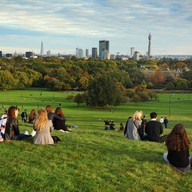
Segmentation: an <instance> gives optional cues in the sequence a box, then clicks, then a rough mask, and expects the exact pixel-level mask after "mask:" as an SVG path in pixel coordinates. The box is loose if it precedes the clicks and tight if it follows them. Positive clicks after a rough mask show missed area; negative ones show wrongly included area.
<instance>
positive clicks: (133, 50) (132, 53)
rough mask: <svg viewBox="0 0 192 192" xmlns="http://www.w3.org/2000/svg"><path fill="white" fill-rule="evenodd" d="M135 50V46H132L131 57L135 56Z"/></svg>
mask: <svg viewBox="0 0 192 192" xmlns="http://www.w3.org/2000/svg"><path fill="white" fill-rule="evenodd" d="M134 52H135V48H134V47H131V50H130V57H133V55H134Z"/></svg>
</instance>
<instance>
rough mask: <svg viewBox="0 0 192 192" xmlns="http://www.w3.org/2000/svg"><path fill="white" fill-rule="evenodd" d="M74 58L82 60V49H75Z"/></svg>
mask: <svg viewBox="0 0 192 192" xmlns="http://www.w3.org/2000/svg"><path fill="white" fill-rule="evenodd" d="M76 57H77V58H84V51H83V49H79V48H77V49H76Z"/></svg>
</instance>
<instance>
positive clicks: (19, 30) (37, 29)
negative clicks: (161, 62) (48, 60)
mask: <svg viewBox="0 0 192 192" xmlns="http://www.w3.org/2000/svg"><path fill="white" fill-rule="evenodd" d="M0 5H1V6H0V36H1V38H0V50H1V51H3V53H7V52H9V53H14V52H15V51H16V52H17V53H25V52H26V51H34V52H35V53H37V54H38V53H40V45H41V41H43V43H44V50H45V51H48V50H50V51H51V53H61V54H73V53H75V49H76V48H82V49H89V53H91V48H92V47H98V46H99V40H109V41H110V53H111V54H116V53H117V52H120V54H130V48H131V47H135V50H137V51H141V53H142V54H145V53H146V51H147V47H148V34H149V33H151V35H152V51H151V52H152V55H161V54H162V55H164V54H190V55H192V34H191V32H192V0H182V1H181V0H130V1H129V0H47V1H45V0H17V1H15V0H1V2H0Z"/></svg>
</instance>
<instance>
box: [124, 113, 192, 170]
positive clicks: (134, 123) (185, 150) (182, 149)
mask: <svg viewBox="0 0 192 192" xmlns="http://www.w3.org/2000/svg"><path fill="white" fill-rule="evenodd" d="M142 115H143V113H142V111H136V112H135V113H134V114H133V116H132V117H129V118H128V120H127V123H126V126H125V130H124V135H125V137H126V138H129V139H136V140H145V141H153V142H159V143H165V144H166V146H167V150H168V152H166V153H164V154H163V158H164V160H165V161H166V162H167V163H168V164H169V165H170V166H172V167H173V168H175V169H176V170H179V171H189V170H190V169H191V167H192V159H191V157H190V155H189V150H190V140H189V138H188V136H187V133H186V131H185V128H184V126H183V124H181V123H178V124H176V125H175V126H174V127H173V129H172V131H171V132H170V134H168V135H163V126H162V123H161V122H159V121H157V113H156V112H152V113H150V118H151V120H150V121H148V122H147V121H146V119H145V118H142ZM144 133H145V134H144Z"/></svg>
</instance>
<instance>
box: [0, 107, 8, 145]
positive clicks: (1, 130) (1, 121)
mask: <svg viewBox="0 0 192 192" xmlns="http://www.w3.org/2000/svg"><path fill="white" fill-rule="evenodd" d="M6 122H7V110H5V112H4V114H3V115H2V116H1V118H0V142H2V141H4V135H5V126H6Z"/></svg>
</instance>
